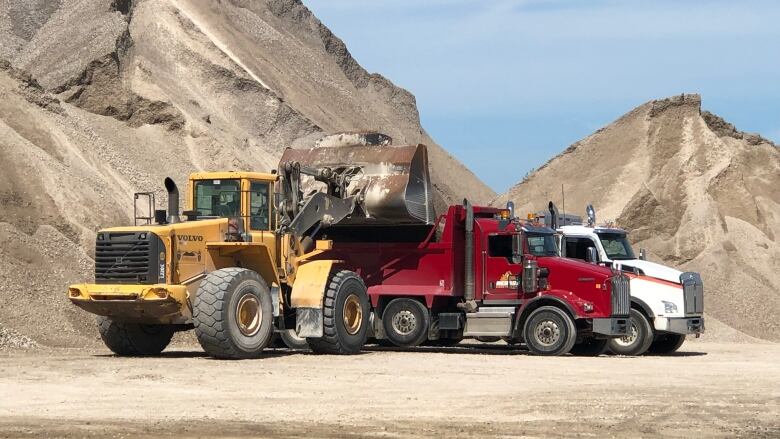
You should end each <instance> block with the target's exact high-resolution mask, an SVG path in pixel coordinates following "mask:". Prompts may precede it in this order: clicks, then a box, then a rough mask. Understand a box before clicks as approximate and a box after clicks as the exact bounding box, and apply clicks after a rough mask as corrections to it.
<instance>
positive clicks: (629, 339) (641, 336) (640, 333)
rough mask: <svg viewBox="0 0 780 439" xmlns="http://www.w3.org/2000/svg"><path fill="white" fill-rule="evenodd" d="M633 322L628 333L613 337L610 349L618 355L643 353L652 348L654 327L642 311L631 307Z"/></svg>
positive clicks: (609, 344) (610, 341)
mask: <svg viewBox="0 0 780 439" xmlns="http://www.w3.org/2000/svg"><path fill="white" fill-rule="evenodd" d="M630 321H631V323H630V325H629V327H628V335H625V336H623V337H618V338H611V339H610V340H609V343H608V344H607V345H608V346H609V350H610V351H612V353H613V354H617V355H642V354H644V353H645V352H647V349H648V348H650V344H651V343H652V342H653V327H652V326H650V322H648V321H647V318H646V317H645V316H644V314H642V313H641V312H639V311H637V310H635V309H631V320H630Z"/></svg>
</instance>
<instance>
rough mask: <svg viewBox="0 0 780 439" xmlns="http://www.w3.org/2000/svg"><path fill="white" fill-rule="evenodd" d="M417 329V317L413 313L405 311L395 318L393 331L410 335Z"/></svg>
mask: <svg viewBox="0 0 780 439" xmlns="http://www.w3.org/2000/svg"><path fill="white" fill-rule="evenodd" d="M416 328H417V317H415V316H414V314H413V313H412V312H411V311H408V310H403V311H399V312H397V313H396V314H395V315H394V316H393V329H394V330H395V332H397V333H399V334H401V335H408V334H411V333H412V332H414V330H415V329H416Z"/></svg>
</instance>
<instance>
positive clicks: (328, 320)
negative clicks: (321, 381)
mask: <svg viewBox="0 0 780 439" xmlns="http://www.w3.org/2000/svg"><path fill="white" fill-rule="evenodd" d="M370 312H371V307H370V305H369V303H368V293H367V292H366V285H365V284H364V283H363V280H362V279H361V278H360V276H358V275H357V274H356V273H354V272H352V271H348V270H342V271H339V272H337V273H335V274H334V275H333V276H332V277H331V279H330V282H329V284H328V288H327V290H325V298H324V304H323V307H322V315H323V335H322V337H320V338H310V337H309V338H306V341H307V342H308V343H309V347H310V348H311V350H312V351H313V352H315V353H318V354H356V353H358V352H360V350H361V349H362V348H363V345H364V344H365V343H366V338H367V337H368V317H369V314H370Z"/></svg>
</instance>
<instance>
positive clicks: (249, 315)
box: [236, 294, 263, 337]
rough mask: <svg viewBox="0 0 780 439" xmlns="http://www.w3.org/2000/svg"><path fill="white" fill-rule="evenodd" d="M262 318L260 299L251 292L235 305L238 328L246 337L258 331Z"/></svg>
mask: <svg viewBox="0 0 780 439" xmlns="http://www.w3.org/2000/svg"><path fill="white" fill-rule="evenodd" d="M262 319H263V311H262V309H261V308H260V301H259V300H257V297H255V296H254V295H252V294H246V295H245V296H244V297H242V298H241V300H239V301H238V304H237V305H236V322H237V323H238V330H239V331H241V333H242V334H244V335H245V336H247V337H251V336H253V335H255V334H257V333H258V332H259V331H260V322H261V321H262Z"/></svg>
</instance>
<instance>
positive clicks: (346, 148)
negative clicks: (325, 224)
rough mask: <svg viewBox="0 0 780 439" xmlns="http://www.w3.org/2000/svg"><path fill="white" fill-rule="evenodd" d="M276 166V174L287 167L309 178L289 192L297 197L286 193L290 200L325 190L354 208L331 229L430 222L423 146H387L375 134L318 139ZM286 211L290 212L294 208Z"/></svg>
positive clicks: (432, 217) (386, 138)
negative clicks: (342, 226) (340, 225)
mask: <svg viewBox="0 0 780 439" xmlns="http://www.w3.org/2000/svg"><path fill="white" fill-rule="evenodd" d="M279 167H280V173H281V172H283V171H284V170H285V169H290V168H291V167H292V168H294V169H300V173H301V174H302V175H308V176H309V177H311V178H309V179H308V180H309V181H307V182H305V183H304V184H302V187H300V188H291V189H292V190H294V191H298V194H297V195H299V196H296V194H292V195H293V197H292V198H293V199H298V200H302V199H304V198H306V197H304V196H303V195H304V194H306V195H309V194H311V193H312V192H325V193H327V194H328V195H330V196H331V197H334V198H340V199H343V200H347V199H353V200H354V202H355V204H354V210H353V211H352V212H351V213H350V214H349V215H347V216H346V217H344V218H342V219H340V220H339V221H335V222H334V223H333V224H334V225H335V224H344V225H381V224H433V222H434V220H435V214H434V211H433V199H432V192H431V190H432V188H431V182H430V176H429V174H428V152H427V149H426V147H425V145H410V146H393V145H392V139H391V138H390V137H389V136H387V135H384V134H381V133H376V132H357V133H340V134H334V135H331V136H327V137H324V138H322V139H320V140H319V141H318V142H317V143H316V145H315V147H314V148H311V149H290V148H288V149H287V150H285V152H284V154H283V155H282V158H281V160H280V163H279ZM318 182H319V184H318ZM286 207H287V208H288V209H292V212H290V213H293V214H295V213H297V209H299V207H298V206H286ZM293 216H294V215H293ZM291 219H292V218H291Z"/></svg>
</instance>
